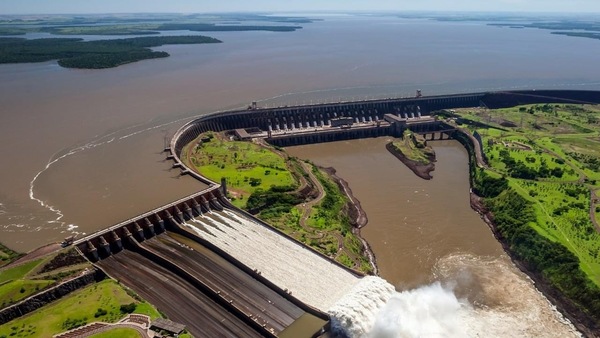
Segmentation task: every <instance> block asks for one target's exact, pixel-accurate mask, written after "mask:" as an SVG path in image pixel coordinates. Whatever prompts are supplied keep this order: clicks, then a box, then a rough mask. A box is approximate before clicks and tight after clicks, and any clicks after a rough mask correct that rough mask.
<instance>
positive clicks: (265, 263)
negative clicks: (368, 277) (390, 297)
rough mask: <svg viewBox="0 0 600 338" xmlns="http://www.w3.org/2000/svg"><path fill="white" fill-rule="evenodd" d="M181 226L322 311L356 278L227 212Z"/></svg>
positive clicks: (253, 223)
mask: <svg viewBox="0 0 600 338" xmlns="http://www.w3.org/2000/svg"><path fill="white" fill-rule="evenodd" d="M183 227H185V228H187V230H188V231H192V232H194V233H196V234H197V235H198V236H200V237H201V238H203V239H205V240H207V241H209V242H211V243H212V244H214V245H215V246H217V247H218V248H220V249H221V250H223V251H225V252H226V253H228V254H229V255H231V256H233V257H235V258H236V259H238V260H239V261H241V262H242V263H243V264H245V265H246V266H248V267H250V268H251V269H256V270H258V271H259V272H260V273H261V275H262V276H264V277H265V278H267V279H268V280H270V281H271V282H273V283H274V284H275V285H277V286H279V287H280V288H282V289H287V290H289V292H291V293H292V295H293V296H295V297H296V298H298V299H299V300H301V301H303V302H305V303H307V304H309V305H311V306H313V307H315V308H317V309H320V310H322V311H327V310H328V309H329V308H330V307H332V306H333V305H334V304H335V303H336V302H337V301H338V300H339V299H341V298H342V297H343V296H344V295H345V294H346V293H348V292H349V291H350V290H351V289H352V287H353V286H354V285H356V284H357V283H358V282H359V280H360V279H359V278H358V277H357V276H355V275H354V274H352V273H350V272H349V271H347V270H345V269H343V268H341V267H340V266H338V265H336V264H334V263H333V262H331V261H328V260H327V259H325V258H323V257H321V256H319V255H317V254H315V253H314V252H312V251H311V250H309V249H307V248H305V247H303V246H302V245H300V244H298V243H297V242H295V241H292V240H290V239H288V238H286V237H284V236H281V235H280V234H278V233H276V232H275V231H273V230H272V229H270V228H267V227H266V226H264V225H261V224H258V223H257V222H255V221H254V220H251V219H249V218H247V217H245V216H243V215H240V214H238V213H236V212H233V211H231V210H224V211H213V212H212V213H209V214H204V215H202V216H198V217H194V218H192V219H190V220H187V221H186V222H184V223H183Z"/></svg>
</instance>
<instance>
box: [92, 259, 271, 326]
mask: <svg viewBox="0 0 600 338" xmlns="http://www.w3.org/2000/svg"><path fill="white" fill-rule="evenodd" d="M97 264H98V265H99V266H100V267H101V268H102V269H104V271H106V272H107V273H108V274H109V275H110V276H112V277H114V278H116V279H117V280H119V281H120V282H121V283H123V284H125V285H127V286H129V287H131V288H132V289H134V290H135V291H136V292H137V293H138V294H139V295H140V296H142V297H143V298H144V299H146V300H147V301H149V302H150V303H152V304H154V305H155V306H156V307H157V308H159V309H161V311H163V312H165V313H167V314H168V315H169V318H170V319H172V320H174V321H176V322H180V323H185V325H186V326H187V329H188V330H189V331H190V333H191V334H192V335H194V336H195V337H263V335H261V334H259V333H258V332H256V331H255V330H254V329H252V328H251V327H249V326H248V325H247V324H245V323H244V322H243V321H241V320H240V319H238V318H237V317H236V316H235V315H234V314H232V313H230V312H228V311H227V310H225V309H223V308H222V307H220V306H219V305H218V304H216V303H215V302H214V301H213V300H212V299H210V298H209V297H207V296H206V295H204V294H203V293H201V292H198V290H197V289H196V288H195V287H194V286H192V285H191V284H190V283H189V282H187V281H185V280H184V279H182V278H180V277H179V276H177V275H175V274H174V273H173V272H171V271H169V270H167V269H165V268H163V267H162V266H160V265H158V264H156V263H154V262H153V261H151V260H150V259H148V258H145V257H143V256H142V255H140V254H138V253H134V252H131V251H128V250H124V251H123V252H120V253H119V254H117V255H113V256H111V257H108V258H106V259H103V260H102V261H100V262H98V263H97Z"/></svg>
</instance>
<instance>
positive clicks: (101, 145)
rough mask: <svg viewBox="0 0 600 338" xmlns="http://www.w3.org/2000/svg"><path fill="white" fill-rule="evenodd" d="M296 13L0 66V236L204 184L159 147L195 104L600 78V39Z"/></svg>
mask: <svg viewBox="0 0 600 338" xmlns="http://www.w3.org/2000/svg"><path fill="white" fill-rule="evenodd" d="M303 26H304V27H303V28H302V29H300V30H298V31H296V32H289V33H277V32H214V34H213V33H212V32H211V34H209V35H211V36H214V37H216V38H218V39H220V40H222V41H224V42H223V43H222V44H210V45H179V46H164V47H160V48H159V49H160V50H164V51H167V52H169V53H170V54H171V56H170V57H169V58H166V59H160V60H148V61H143V62H137V63H133V64H128V65H124V66H121V67H118V68H113V69H105V70H74V69H65V68H61V67H59V66H58V65H57V64H56V62H54V61H52V62H44V63H32V64H5V65H0V105H1V106H2V111H1V116H0V118H1V122H2V123H0V154H1V156H2V164H3V165H2V166H0V238H1V241H2V242H3V243H5V244H6V245H8V246H10V247H11V248H14V249H16V250H20V251H27V250H31V249H33V248H35V247H38V246H40V245H43V244H45V243H47V242H49V241H60V240H62V239H63V238H64V237H66V236H68V235H70V234H73V233H77V234H83V233H90V232H93V231H95V230H97V229H100V228H105V227H107V226H110V225H111V224H115V223H117V222H119V221H121V220H124V219H126V218H129V217H131V216H133V215H136V214H139V213H142V212H145V211H148V210H151V209H153V208H156V207H158V206H160V205H163V204H165V203H168V202H171V201H173V200H176V199H178V198H180V197H183V196H186V195H188V194H191V193H193V192H195V191H198V190H200V189H202V188H203V186H202V185H200V184H198V183H197V182H195V181H194V180H190V179H189V177H180V176H179V171H178V170H173V169H171V163H170V162H168V161H166V160H165V154H163V153H161V151H162V150H163V148H164V145H165V143H166V142H167V140H168V139H169V138H170V137H171V136H172V135H173V133H174V132H175V130H177V128H179V126H181V125H182V124H183V123H185V122H186V121H188V120H189V119H191V118H192V117H194V116H198V115H200V114H204V113H208V112H213V111H219V110H226V109H232V108H239V107H245V106H247V105H248V104H249V103H250V102H252V101H258V105H259V106H273V105H286V104H287V105H291V104H296V103H303V102H304V103H310V102H311V101H312V102H323V101H328V102H331V101H339V100H352V99H361V98H365V97H368V98H373V97H393V96H394V97H395V96H412V95H414V93H415V90H416V89H421V90H422V91H423V94H424V95H433V94H445V93H460V92H475V91H484V90H499V89H516V88H548V89H552V88H574V89H598V88H600V84H598V81H597V79H598V78H600V69H599V68H598V67H596V58H595V56H596V55H599V54H600V43H598V41H597V40H592V39H583V38H572V37H566V36H557V35H552V34H549V32H547V31H543V30H526V29H508V28H498V27H492V26H487V25H486V24H485V23H473V22H436V21H430V20H418V19H413V20H410V19H401V18H396V17H393V16H381V17H377V16H374V17H367V16H333V17H329V16H328V17H323V20H322V21H316V22H313V23H310V24H305V25H303ZM581 51H586V52H581ZM456 170H457V171H458V170H459V169H456ZM440 181H441V179H440ZM419 189H420V188H415V189H413V193H414V191H415V190H419ZM418 194H419V193H414V195H415V196H412V197H411V198H412V199H413V200H416V199H418V198H419V197H418ZM415 198H416V199H415ZM402 217H410V218H412V219H416V218H418V217H419V215H412V216H408V215H404V216H402ZM366 231H370V230H366ZM474 238H475V236H474ZM422 250H426V248H422ZM381 260H384V258H381ZM414 282H416V281H414Z"/></svg>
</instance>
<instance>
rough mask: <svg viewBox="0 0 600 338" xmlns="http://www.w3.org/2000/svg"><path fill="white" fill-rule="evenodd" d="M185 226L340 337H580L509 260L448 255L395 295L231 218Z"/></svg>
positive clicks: (382, 283)
mask: <svg viewBox="0 0 600 338" xmlns="http://www.w3.org/2000/svg"><path fill="white" fill-rule="evenodd" d="M184 226H185V227H187V228H188V229H189V230H191V231H194V232H195V233H197V234H198V235H199V236H201V237H202V238H204V239H206V240H208V241H210V242H211V243H213V244H215V245H216V246H218V247H219V248H221V249H222V250H224V251H226V252H227V253H229V254H230V255H232V256H234V257H235V258H237V259H238V260H240V261H241V262H242V263H244V264H245V265H247V266H249V267H250V268H252V269H257V270H258V271H260V272H261V274H262V275H263V276H264V277H266V278H267V279H269V280H270V281H272V282H273V283H275V284H276V285H278V286H279V287H281V288H282V289H288V290H290V291H291V292H292V295H294V296H295V297H297V298H298V299H300V300H301V301H303V302H305V303H307V304H309V305H311V306H314V307H316V308H318V309H320V310H322V311H326V312H328V313H329V314H330V316H331V322H332V330H333V331H334V332H335V333H336V334H337V336H340V337H357V338H363V337H373V338H378V337H461V338H462V337H507V338H508V337H555V336H560V337H577V336H578V333H577V332H576V331H575V330H574V328H573V326H572V325H571V324H570V323H569V322H568V321H565V320H564V319H563V318H562V316H560V314H558V313H557V312H556V311H555V310H553V309H552V308H551V307H549V306H548V301H547V300H546V299H545V298H544V297H543V296H542V295H541V294H540V293H539V292H538V291H537V290H535V289H534V288H531V287H529V286H527V285H528V283H530V282H529V281H528V280H527V279H526V278H522V277H521V276H520V275H519V274H518V273H516V272H514V271H513V270H514V267H512V266H511V264H510V261H508V260H505V259H500V258H495V259H491V258H487V259H484V258H481V257H480V256H476V255H470V254H467V255H450V256H447V257H444V258H441V259H440V260H439V261H438V263H437V264H436V269H435V270H436V273H435V275H436V276H435V278H434V280H438V282H433V283H431V284H428V285H423V286H420V287H418V288H414V289H411V290H405V291H400V292H398V291H396V290H395V288H394V286H393V285H392V284H390V283H388V282H387V281H386V280H384V279H382V278H379V277H374V276H367V277H363V278H358V277H356V276H354V275H352V274H351V273H349V272H348V271H346V270H344V269H342V268H341V267H339V266H337V265H335V264H333V263H332V262H330V261H328V260H326V259H324V258H322V257H320V256H319V255H317V254H315V253H314V252H312V251H310V250H308V249H306V248H304V247H302V246H301V245H299V244H298V243H296V242H294V241H292V240H289V239H287V238H285V237H283V236H281V235H279V234H278V233H276V232H274V231H273V230H271V229H269V228H267V227H265V226H263V225H261V224H258V223H256V222H254V221H252V220H249V219H247V218H245V217H244V216H241V215H238V214H236V213H234V212H232V211H229V210H225V211H223V212H212V213H210V214H205V215H204V216H199V217H196V218H194V219H191V220H188V221H187V222H185V223H184ZM487 281H489V282H487ZM492 281H493V282H492ZM474 289H477V292H475V291H474ZM465 290H467V291H468V292H466V293H465ZM507 293H509V294H510V295H511V296H509V297H507Z"/></svg>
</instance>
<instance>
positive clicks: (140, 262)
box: [74, 90, 600, 337]
mask: <svg viewBox="0 0 600 338" xmlns="http://www.w3.org/2000/svg"><path fill="white" fill-rule="evenodd" d="M535 103H573V104H582V103H583V104H598V103H600V93H599V92H593V91H561V90H552V91H545V90H539V91H535V90H531V91H508V92H491V93H471V94H457V95H441V96H428V97H424V96H420V95H418V96H417V97H411V98H397V99H383V100H365V101H353V102H338V103H326V104H314V105H302V106H283V107H277V108H260V107H257V106H256V105H255V104H252V105H251V106H249V107H248V109H244V110H236V111H228V112H219V113H213V114H208V115H203V116H201V117H199V118H197V119H195V120H193V121H191V122H189V123H187V124H186V125H184V126H183V127H181V128H180V129H179V130H178V131H177V132H176V134H175V135H174V137H173V138H172V140H171V143H170V145H169V147H167V148H166V149H165V152H166V154H167V158H168V159H171V160H172V161H173V167H175V168H180V169H181V174H182V175H185V174H187V175H191V176H193V177H195V178H196V179H198V180H200V181H201V182H203V183H205V184H207V185H208V188H207V189H205V190H203V191H200V192H197V193H195V194H193V195H190V196H187V197H185V198H182V199H179V200H177V201H173V202H172V203H169V204H167V205H164V206H162V207H160V208H156V209H154V210H150V211H148V212H146V213H144V214H141V215H138V216H135V217H133V218H131V219H128V220H125V221H123V222H121V223H119V224H116V225H113V226H111V227H109V228H107V229H104V230H101V231H98V232H96V233H94V234H91V235H88V236H86V237H83V238H80V239H78V240H76V241H75V242H74V245H75V246H76V247H77V248H78V250H80V251H81V253H82V254H83V255H85V256H86V257H87V258H88V259H89V260H90V261H92V262H93V263H94V264H95V266H97V267H98V268H100V269H102V270H103V271H104V272H106V273H107V274H108V275H109V276H111V277H113V278H115V279H117V280H119V281H120V282H121V283H123V284H124V285H126V286H128V287H130V288H131V289H133V290H134V291H135V292H137V293H138V294H140V295H141V296H142V297H143V298H145V299H146V300H148V301H149V302H151V303H152V304H154V305H155V306H157V307H158V309H160V310H161V311H162V312H164V313H165V314H166V315H168V316H169V318H170V319H172V320H174V321H176V322H180V323H183V324H185V325H186V326H187V328H188V330H189V331H190V333H191V334H193V335H194V336H196V337H205V336H206V337H319V336H327V335H329V332H330V331H331V330H332V328H331V326H332V324H331V319H332V318H331V317H330V315H331V309H332V308H334V307H335V306H336V304H337V303H338V302H339V301H340V300H341V299H343V298H344V297H345V296H346V295H347V294H348V293H351V292H352V290H356V287H357V286H358V285H359V284H360V283H361V281H362V280H366V278H363V277H365V276H364V275H362V274H361V273H358V272H356V271H354V270H352V269H348V268H346V267H345V266H343V265H341V264H339V263H337V262H335V261H333V260H331V259H330V258H329V257H327V256H325V255H323V254H321V253H319V252H317V251H315V250H313V249H312V248H310V247H308V246H306V245H304V244H302V243H299V242H297V241H295V240H294V239H292V238H291V237H289V236H287V235H286V234H284V233H282V232H280V231H278V230H277V229H275V228H273V227H271V226H270V225H269V224H266V223H264V222H263V221H261V220H260V219H257V218H255V217H254V216H252V215H251V214H248V213H246V212H245V211H243V210H240V209H238V208H236V207H234V206H233V205H232V204H231V203H230V202H229V201H228V200H227V198H226V191H225V190H226V187H224V186H222V185H220V184H218V183H216V182H213V181H211V180H209V179H207V178H205V177H203V176H201V175H200V174H199V173H197V172H195V171H194V169H192V168H189V167H187V166H186V165H185V164H184V162H183V161H182V159H181V157H182V153H183V152H184V149H185V147H186V145H188V144H190V143H192V142H197V140H198V138H199V136H200V135H201V134H202V133H204V132H207V131H215V132H227V133H228V134H229V135H231V136H232V137H236V138H238V139H242V140H246V139H248V140H249V139H253V138H261V139H264V140H265V141H266V142H268V143H270V144H272V145H275V146H281V147H284V146H292V145H299V144H307V143H317V142H330V141H337V140H347V139H356V138H365V137H379V136H395V137H397V136H400V135H402V132H403V131H404V130H406V129H410V130H412V131H413V132H417V133H422V134H425V135H427V137H439V138H444V137H446V138H450V137H453V135H455V133H456V132H457V129H456V128H455V127H453V126H452V125H449V124H447V123H445V122H443V121H439V120H437V119H436V118H435V117H433V116H432V112H435V111H437V110H442V109H453V108H466V107H479V106H484V107H488V108H500V107H510V106H516V105H520V104H535ZM338 307H339V306H338Z"/></svg>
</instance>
